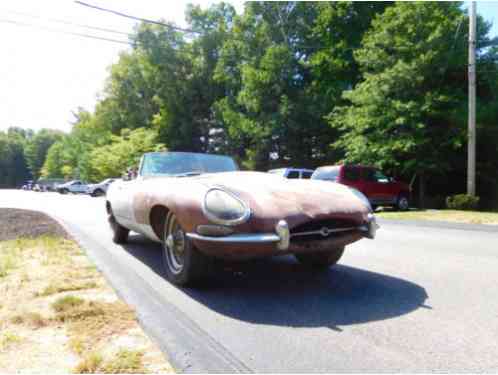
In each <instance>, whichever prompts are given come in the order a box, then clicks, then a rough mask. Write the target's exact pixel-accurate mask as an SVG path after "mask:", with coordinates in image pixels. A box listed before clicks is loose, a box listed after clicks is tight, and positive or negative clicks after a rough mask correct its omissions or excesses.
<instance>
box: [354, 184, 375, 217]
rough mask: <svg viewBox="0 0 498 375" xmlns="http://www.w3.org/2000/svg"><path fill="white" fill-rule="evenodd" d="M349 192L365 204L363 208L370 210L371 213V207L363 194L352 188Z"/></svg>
mask: <svg viewBox="0 0 498 375" xmlns="http://www.w3.org/2000/svg"><path fill="white" fill-rule="evenodd" d="M350 190H351V191H352V192H353V194H354V195H356V197H357V198H358V199H360V200H361V201H362V202H363V203H364V204H365V206H367V207H368V209H369V210H370V212H373V209H372V205H371V204H370V201H369V200H368V198H367V197H366V196H365V194H363V193H362V192H361V191H359V190H356V189H354V188H350Z"/></svg>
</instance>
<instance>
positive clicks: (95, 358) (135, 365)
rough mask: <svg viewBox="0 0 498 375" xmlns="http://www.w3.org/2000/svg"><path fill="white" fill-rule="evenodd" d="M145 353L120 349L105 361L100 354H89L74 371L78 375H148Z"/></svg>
mask: <svg viewBox="0 0 498 375" xmlns="http://www.w3.org/2000/svg"><path fill="white" fill-rule="evenodd" d="M143 356H144V353H143V352H142V351H138V350H129V349H120V350H119V351H118V352H117V353H115V354H114V355H113V356H112V357H111V358H109V359H107V360H104V356H103V355H102V354H101V353H98V352H91V353H89V354H87V355H86V356H85V357H84V358H83V359H82V360H81V362H80V363H78V365H77V366H76V368H75V369H74V373H77V374H94V373H100V374H146V373H148V372H149V371H147V369H146V368H145V367H144V364H143Z"/></svg>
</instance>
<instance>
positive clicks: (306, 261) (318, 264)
mask: <svg viewBox="0 0 498 375" xmlns="http://www.w3.org/2000/svg"><path fill="white" fill-rule="evenodd" d="M343 253H344V246H343V247H339V248H337V249H334V250H332V251H320V252H314V253H300V254H294V256H295V257H296V259H297V260H298V261H299V262H300V263H301V264H303V265H305V266H307V267H311V268H318V269H327V268H329V267H331V266H333V265H335V264H336V263H337V262H338V261H339V259H341V257H342V254H343Z"/></svg>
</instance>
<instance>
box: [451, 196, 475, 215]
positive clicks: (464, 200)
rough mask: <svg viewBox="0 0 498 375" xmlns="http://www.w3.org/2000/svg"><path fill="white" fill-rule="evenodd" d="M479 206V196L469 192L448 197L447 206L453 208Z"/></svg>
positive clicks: (466, 208) (460, 208) (472, 208)
mask: <svg viewBox="0 0 498 375" xmlns="http://www.w3.org/2000/svg"><path fill="white" fill-rule="evenodd" d="M478 206H479V197H473V196H471V195H468V194H457V195H451V196H449V197H447V198H446V207H447V208H449V209H452V210H467V211H470V210H476V209H477V207H478Z"/></svg>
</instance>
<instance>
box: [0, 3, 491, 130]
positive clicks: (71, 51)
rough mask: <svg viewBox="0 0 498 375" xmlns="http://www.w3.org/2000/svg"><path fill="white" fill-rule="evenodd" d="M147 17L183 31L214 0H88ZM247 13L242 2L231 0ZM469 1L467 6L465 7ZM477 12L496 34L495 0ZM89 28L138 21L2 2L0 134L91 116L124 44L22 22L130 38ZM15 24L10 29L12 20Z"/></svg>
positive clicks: (66, 7)
mask: <svg viewBox="0 0 498 375" xmlns="http://www.w3.org/2000/svg"><path fill="white" fill-rule="evenodd" d="M83 1H84V2H87V3H90V4H93V5H98V6H101V7H104V8H109V9H113V10H118V11H121V12H123V13H127V14H132V15H135V16H138V17H142V18H150V19H159V18H162V19H165V20H167V21H172V22H174V23H175V24H177V25H179V26H185V25H186V24H185V17H184V15H185V8H186V5H187V4H188V3H194V4H200V5H201V6H203V7H207V6H209V5H210V4H212V3H213V2H214V1H198V0H197V1H196V0H190V1H189V0H171V1H166V0H83ZM229 2H230V3H232V4H233V5H234V6H235V8H236V9H237V12H238V13H241V12H242V9H243V1H242V0H232V1H229ZM467 3H468V2H467ZM477 12H478V13H479V14H482V15H483V16H484V17H485V19H487V20H489V21H492V22H494V26H493V29H492V32H491V34H492V35H493V36H497V35H498V1H495V2H477ZM57 20H59V21H60V20H63V21H65V22H70V23H73V24H82V25H90V26H96V27H102V28H107V29H112V30H116V31H121V32H124V33H130V32H131V31H132V29H133V26H134V25H135V21H132V20H129V19H127V18H123V17H119V16H115V15H112V14H109V13H104V12H99V11H97V10H93V9H90V8H87V7H84V6H81V5H78V4H76V3H75V2H74V1H73V0H45V1H40V0H2V2H1V3H0V51H1V52H0V130H5V129H7V128H8V127H10V126H19V127H24V128H31V129H35V130H39V129H41V128H52V129H59V130H63V131H66V132H69V131H70V130H71V122H73V121H74V116H73V115H72V112H73V111H75V110H77V109H78V107H83V108H85V109H87V110H90V111H92V110H93V108H94V106H95V103H96V102H97V99H98V97H99V93H101V92H102V89H103V87H104V82H105V79H106V77H107V75H108V67H109V66H110V65H111V64H112V63H114V62H116V61H117V60H118V58H119V53H120V51H123V50H126V49H127V48H128V47H127V46H126V45H122V44H117V43H111V42H107V41H100V40H94V39H85V38H82V37H78V36H72V35H64V34H61V33H59V32H50V31H46V30H41V29H38V28H35V27H31V26H23V25H19V23H22V24H31V25H38V26H41V27H45V28H49V29H55V30H63V31H70V32H76V33H83V34H90V35H98V36H103V37H107V38H111V39H118V40H126V38H127V37H126V36H125V35H121V34H113V33H108V32H103V31H95V30H88V29H85V28H82V27H77V26H74V25H68V24H64V23H61V22H56V21H57ZM12 21H14V22H17V23H18V24H12V23H9V22H12Z"/></svg>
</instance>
